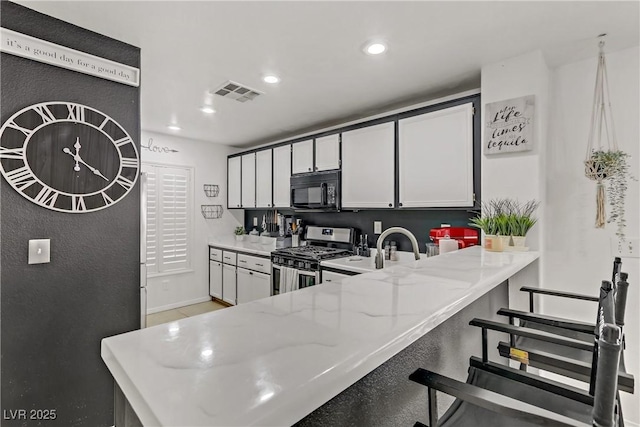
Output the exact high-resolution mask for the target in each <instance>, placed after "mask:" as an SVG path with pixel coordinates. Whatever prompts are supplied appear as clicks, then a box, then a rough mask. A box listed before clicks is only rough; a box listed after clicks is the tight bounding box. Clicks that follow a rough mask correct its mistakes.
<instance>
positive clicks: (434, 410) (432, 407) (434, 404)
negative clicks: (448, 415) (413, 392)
mask: <svg viewBox="0 0 640 427" xmlns="http://www.w3.org/2000/svg"><path fill="white" fill-rule="evenodd" d="M428 390H429V391H428V394H429V427H436V426H437V425H438V399H437V397H436V390H435V389H432V388H431V387H429V389H428Z"/></svg>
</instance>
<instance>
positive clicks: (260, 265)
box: [256, 263, 264, 267]
mask: <svg viewBox="0 0 640 427" xmlns="http://www.w3.org/2000/svg"><path fill="white" fill-rule="evenodd" d="M256 265H257V266H258V267H264V264H258V263H256Z"/></svg>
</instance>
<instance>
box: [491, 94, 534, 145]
mask: <svg viewBox="0 0 640 427" xmlns="http://www.w3.org/2000/svg"><path fill="white" fill-rule="evenodd" d="M534 99H535V98H534V96H533V95H528V96H522V97H520V98H514V99H507V100H505V101H498V102H492V103H491V104H487V105H486V106H485V113H486V114H485V117H487V121H486V123H485V129H484V151H483V152H484V154H502V153H513V152H516V151H529V150H531V149H533V114H534V110H535V108H534V107H535V102H534Z"/></svg>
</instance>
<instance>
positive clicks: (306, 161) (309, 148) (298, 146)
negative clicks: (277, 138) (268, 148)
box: [291, 139, 313, 173]
mask: <svg viewBox="0 0 640 427" xmlns="http://www.w3.org/2000/svg"><path fill="white" fill-rule="evenodd" d="M292 147H293V148H292V152H293V166H292V170H291V173H305V172H311V171H313V139H310V140H308V141H301V142H296V143H294V144H292Z"/></svg>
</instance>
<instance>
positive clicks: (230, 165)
mask: <svg viewBox="0 0 640 427" xmlns="http://www.w3.org/2000/svg"><path fill="white" fill-rule="evenodd" d="M240 161H241V158H240V157H239V156H238V157H229V159H228V161H227V209H233V208H240V207H241V206H240V205H241V203H242V200H240Z"/></svg>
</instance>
